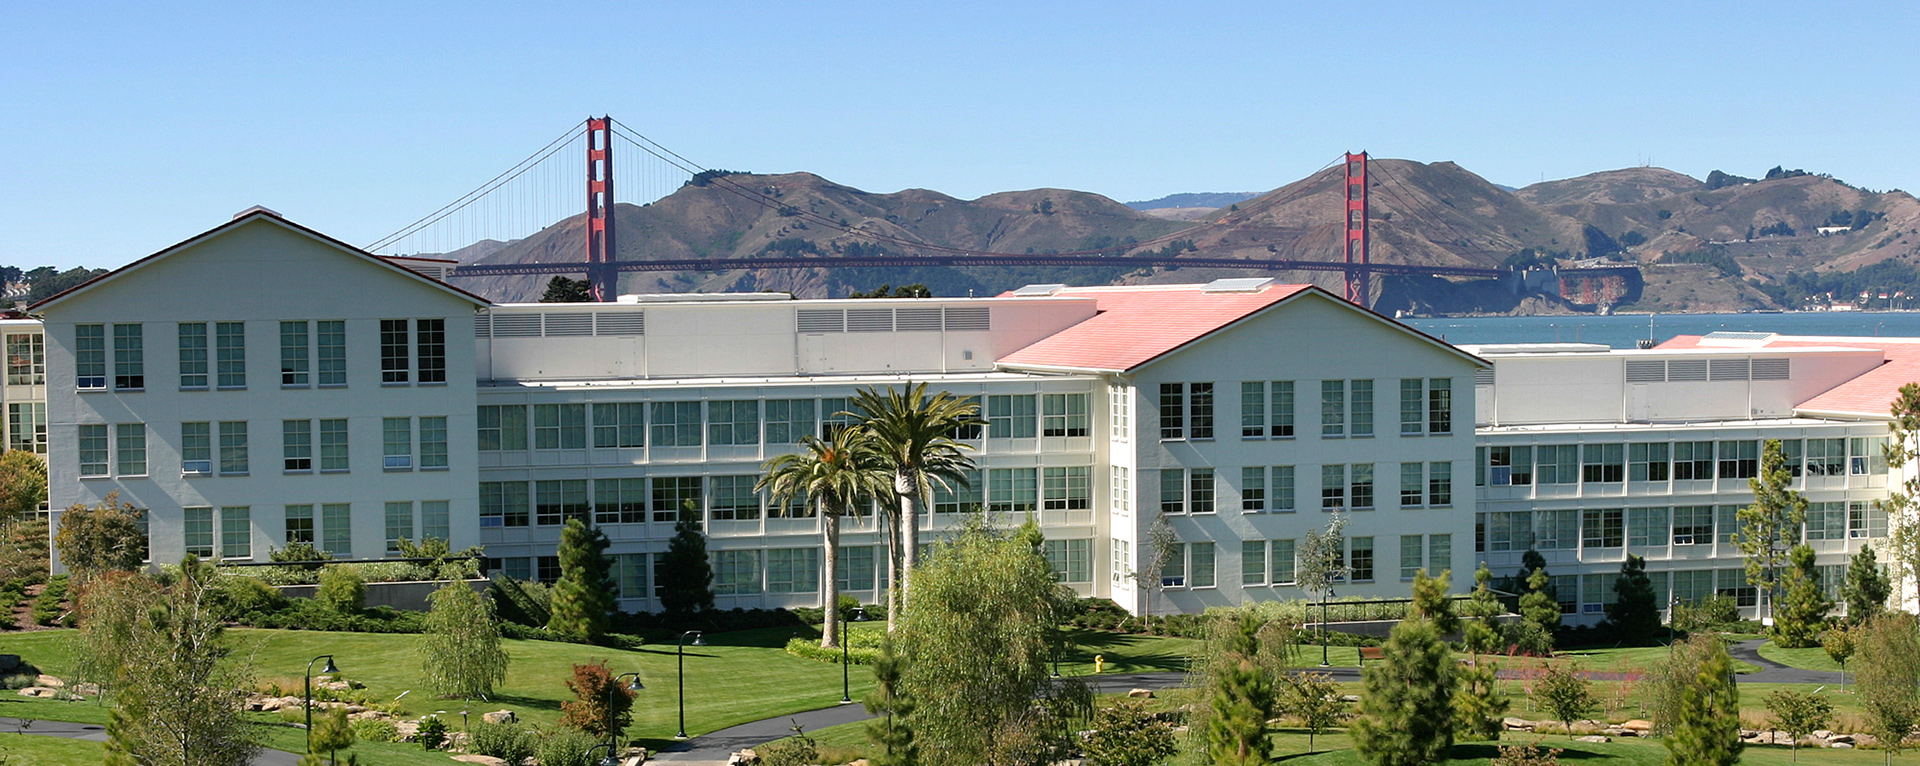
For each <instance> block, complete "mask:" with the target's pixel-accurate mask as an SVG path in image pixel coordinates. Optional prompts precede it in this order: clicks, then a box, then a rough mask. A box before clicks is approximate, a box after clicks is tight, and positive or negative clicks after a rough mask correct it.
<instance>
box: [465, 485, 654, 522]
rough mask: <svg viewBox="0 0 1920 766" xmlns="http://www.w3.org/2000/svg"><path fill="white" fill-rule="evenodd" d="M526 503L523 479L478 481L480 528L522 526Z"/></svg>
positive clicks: (527, 500)
mask: <svg viewBox="0 0 1920 766" xmlns="http://www.w3.org/2000/svg"><path fill="white" fill-rule="evenodd" d="M639 481H644V479H641V480H639ZM528 505H529V496H528V494H527V483H526V482H524V481H483V482H480V526H481V527H482V528H491V527H524V526H526V525H527V522H528V519H529V516H528V514H527V506H528Z"/></svg>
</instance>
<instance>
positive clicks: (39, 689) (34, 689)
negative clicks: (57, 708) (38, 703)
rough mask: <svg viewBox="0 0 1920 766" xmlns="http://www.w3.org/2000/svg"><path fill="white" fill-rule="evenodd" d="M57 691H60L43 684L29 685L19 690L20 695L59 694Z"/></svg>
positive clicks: (42, 695) (43, 695) (47, 695)
mask: <svg viewBox="0 0 1920 766" xmlns="http://www.w3.org/2000/svg"><path fill="white" fill-rule="evenodd" d="M59 693H60V692H59V691H58V690H56V689H50V688H48V687H45V686H29V687H27V688H25V689H21V690H20V696H22V697H52V696H53V695H55V694H59Z"/></svg>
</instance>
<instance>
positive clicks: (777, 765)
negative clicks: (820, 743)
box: [759, 723, 820, 766]
mask: <svg viewBox="0 0 1920 766" xmlns="http://www.w3.org/2000/svg"><path fill="white" fill-rule="evenodd" d="M759 753H760V763H761V766H807V765H808V764H811V763H818V762H819V761H820V749H819V748H818V747H816V746H815V745H814V741H813V738H812V737H809V736H807V733H806V732H805V731H803V730H802V729H801V728H800V724H798V723H795V724H794V725H793V736H791V737H788V738H786V739H783V740H780V741H778V742H774V743H771V744H768V745H766V746H764V747H761V748H760V750H759Z"/></svg>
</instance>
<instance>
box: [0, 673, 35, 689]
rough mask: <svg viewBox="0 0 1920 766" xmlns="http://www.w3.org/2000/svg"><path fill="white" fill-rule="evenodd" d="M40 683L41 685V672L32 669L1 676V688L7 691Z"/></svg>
mask: <svg viewBox="0 0 1920 766" xmlns="http://www.w3.org/2000/svg"><path fill="white" fill-rule="evenodd" d="M39 685H40V674H39V673H35V672H32V671H24V672H20V673H14V674H12V675H8V676H4V677H0V689H5V690H7V691H13V690H15V689H25V688H27V687H29V686H39Z"/></svg>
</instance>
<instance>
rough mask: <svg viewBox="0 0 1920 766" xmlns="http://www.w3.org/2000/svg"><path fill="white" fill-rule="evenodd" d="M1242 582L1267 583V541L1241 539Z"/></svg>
mask: <svg viewBox="0 0 1920 766" xmlns="http://www.w3.org/2000/svg"><path fill="white" fill-rule="evenodd" d="M1240 584H1241V585H1242V586H1246V585H1265V584H1267V541H1265V540H1241V541H1240Z"/></svg>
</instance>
